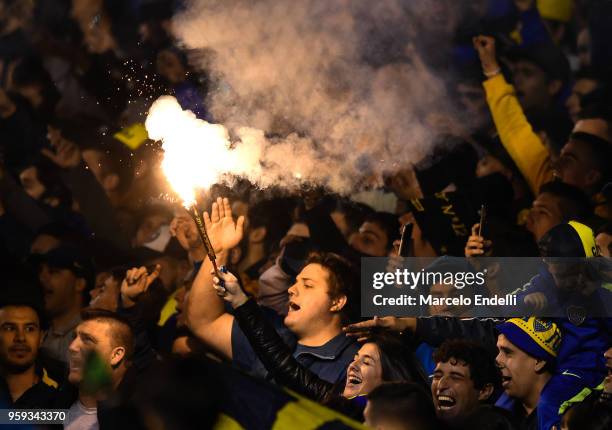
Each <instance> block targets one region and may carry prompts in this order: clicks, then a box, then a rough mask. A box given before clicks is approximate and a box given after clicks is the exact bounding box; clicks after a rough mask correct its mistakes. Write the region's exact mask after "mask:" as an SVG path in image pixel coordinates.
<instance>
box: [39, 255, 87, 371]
mask: <svg viewBox="0 0 612 430" xmlns="http://www.w3.org/2000/svg"><path fill="white" fill-rule="evenodd" d="M38 273H39V275H38V276H39V279H40V283H41V286H42V291H43V297H44V305H45V313H46V315H47V318H48V319H49V322H50V325H49V330H48V331H47V333H46V334H45V336H44V338H43V343H42V349H43V350H44V351H45V353H47V354H48V355H49V356H50V357H52V358H54V359H56V360H59V361H61V362H64V363H65V362H67V360H68V356H67V353H68V345H69V344H70V342H72V339H73V338H74V330H75V328H76V326H77V325H78V324H79V322H80V321H81V309H82V308H83V306H84V304H85V303H86V302H87V296H88V291H89V290H90V289H91V288H93V283H94V269H93V265H92V263H91V261H89V260H88V259H87V258H86V257H84V256H83V255H82V251H79V250H77V249H76V248H73V247H67V246H64V247H59V248H56V249H53V250H51V251H49V252H48V253H46V254H45V255H43V256H42V257H41V262H40V266H39V272H38Z"/></svg>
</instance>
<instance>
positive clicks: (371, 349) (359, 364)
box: [342, 343, 383, 399]
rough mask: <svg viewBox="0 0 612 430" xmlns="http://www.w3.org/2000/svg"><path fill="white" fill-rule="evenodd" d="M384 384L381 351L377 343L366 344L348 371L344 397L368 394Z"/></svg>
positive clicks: (358, 352)
mask: <svg viewBox="0 0 612 430" xmlns="http://www.w3.org/2000/svg"><path fill="white" fill-rule="evenodd" d="M382 383H383V379H382V365H381V363H380V350H379V349H378V346H376V344H375V343H366V344H364V345H363V346H362V347H361V349H359V351H357V354H355V358H354V359H353V362H352V363H351V364H350V365H349V367H348V369H347V371H346V385H345V386H344V392H343V393H342V395H343V396H344V397H346V398H348V399H350V398H353V397H356V396H359V395H363V394H368V393H369V392H371V391H372V390H373V389H374V388H376V387H378V386H379V385H380V384H382Z"/></svg>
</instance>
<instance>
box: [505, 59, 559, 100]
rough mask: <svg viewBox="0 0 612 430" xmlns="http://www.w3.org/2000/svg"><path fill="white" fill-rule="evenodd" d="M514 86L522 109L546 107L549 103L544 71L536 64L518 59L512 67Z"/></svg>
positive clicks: (549, 93) (548, 89)
mask: <svg viewBox="0 0 612 430" xmlns="http://www.w3.org/2000/svg"><path fill="white" fill-rule="evenodd" d="M512 76H513V77H514V87H515V88H516V94H517V96H518V98H519V101H520V102H521V106H523V109H526V110H529V109H546V108H548V107H549V105H550V100H551V97H552V95H553V94H551V90H550V88H549V87H550V86H549V82H548V81H547V79H546V73H544V70H542V69H541V68H540V67H538V66H537V65H536V64H534V63H532V62H529V61H524V60H519V61H517V62H516V63H515V64H514V66H513V68H512Z"/></svg>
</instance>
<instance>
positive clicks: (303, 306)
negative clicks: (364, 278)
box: [285, 264, 333, 338]
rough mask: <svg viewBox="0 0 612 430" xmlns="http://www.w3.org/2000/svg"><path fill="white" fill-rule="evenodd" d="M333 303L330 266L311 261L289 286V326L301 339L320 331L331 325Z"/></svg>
mask: <svg viewBox="0 0 612 430" xmlns="http://www.w3.org/2000/svg"><path fill="white" fill-rule="evenodd" d="M332 306H333V304H332V300H331V298H330V297H329V286H328V273H327V269H325V268H323V267H322V266H321V265H319V264H309V265H307V266H306V267H304V269H302V271H301V272H300V273H299V274H298V276H297V278H296V282H295V284H293V286H292V287H291V288H289V312H288V313H287V316H286V317H285V325H286V326H287V327H289V329H290V330H291V331H292V332H293V333H295V334H296V335H298V338H299V337H304V336H307V335H310V334H312V333H316V332H317V331H318V330H321V329H323V328H325V327H326V326H327V325H328V324H329V322H330V319H331V317H332V316H333V312H332V310H331V308H332Z"/></svg>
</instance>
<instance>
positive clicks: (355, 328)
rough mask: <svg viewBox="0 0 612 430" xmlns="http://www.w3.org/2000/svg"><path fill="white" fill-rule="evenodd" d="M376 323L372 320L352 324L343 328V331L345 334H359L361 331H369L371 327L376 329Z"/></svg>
mask: <svg viewBox="0 0 612 430" xmlns="http://www.w3.org/2000/svg"><path fill="white" fill-rule="evenodd" d="M377 323H378V321H377V320H375V319H373V320H368V321H363V322H358V323H354V324H349V325H347V326H346V327H344V330H345V331H346V332H347V333H351V332H359V331H362V330H364V329H369V328H372V327H376V325H377Z"/></svg>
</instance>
